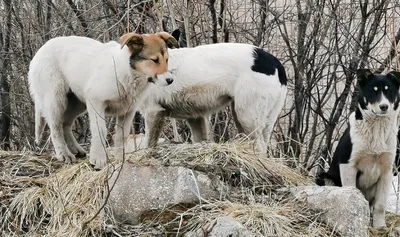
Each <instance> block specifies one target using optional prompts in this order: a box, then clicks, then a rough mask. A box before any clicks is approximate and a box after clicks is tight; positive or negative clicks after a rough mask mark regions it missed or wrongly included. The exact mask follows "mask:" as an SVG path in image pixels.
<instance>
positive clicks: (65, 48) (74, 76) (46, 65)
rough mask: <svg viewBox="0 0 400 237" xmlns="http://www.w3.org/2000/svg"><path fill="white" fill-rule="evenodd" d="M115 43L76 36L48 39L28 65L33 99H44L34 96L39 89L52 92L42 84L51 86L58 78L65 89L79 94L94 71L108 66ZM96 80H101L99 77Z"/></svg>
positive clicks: (116, 44)
mask: <svg viewBox="0 0 400 237" xmlns="http://www.w3.org/2000/svg"><path fill="white" fill-rule="evenodd" d="M118 45H119V44H118V43H117V42H109V43H106V44H103V43H101V42H99V41H96V40H93V39H90V38H86V37H79V36H64V37H57V38H53V39H51V40H49V41H47V42H46V43H45V44H44V45H43V46H42V47H41V48H40V49H39V50H38V52H37V53H36V55H35V57H34V58H33V59H32V61H31V63H30V65H29V74H28V81H29V84H30V88H31V94H32V96H33V97H34V100H41V99H43V98H40V97H38V96H37V94H39V93H37V91H38V90H40V91H51V89H50V88H43V86H48V87H52V86H54V84H55V83H56V82H59V81H65V85H64V89H65V91H68V90H69V89H72V90H74V93H75V94H76V95H77V96H78V97H80V94H81V93H82V92H80V91H79V90H80V88H83V87H84V84H85V82H86V81H88V80H89V79H91V75H93V70H99V71H101V70H103V71H104V72H106V71H107V70H104V68H101V67H102V66H103V67H105V66H107V65H109V64H107V63H106V62H105V61H106V60H112V52H113V50H115V49H117V48H118ZM104 76H105V77H106V76H107V75H104ZM98 79H99V83H101V78H98ZM46 80H48V81H46ZM39 81H41V82H40V83H38V82H39ZM44 81H46V82H45V83H43V82H44ZM38 87H40V88H38Z"/></svg>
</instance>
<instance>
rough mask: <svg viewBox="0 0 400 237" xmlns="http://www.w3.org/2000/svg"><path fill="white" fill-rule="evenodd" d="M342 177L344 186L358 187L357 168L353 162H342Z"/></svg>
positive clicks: (340, 167)
mask: <svg viewBox="0 0 400 237" xmlns="http://www.w3.org/2000/svg"><path fill="white" fill-rule="evenodd" d="M339 170H340V179H341V181H342V186H352V187H356V182H357V171H358V170H357V168H356V167H355V166H354V164H352V163H346V164H340V165H339Z"/></svg>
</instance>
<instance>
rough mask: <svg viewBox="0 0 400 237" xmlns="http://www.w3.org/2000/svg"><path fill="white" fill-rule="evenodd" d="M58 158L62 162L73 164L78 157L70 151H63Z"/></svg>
mask: <svg viewBox="0 0 400 237" xmlns="http://www.w3.org/2000/svg"><path fill="white" fill-rule="evenodd" d="M56 158H57V160H58V161H60V162H64V163H66V164H71V163H73V162H75V161H76V157H75V155H74V154H72V153H71V152H70V151H61V152H60V153H59V154H57V155H56Z"/></svg>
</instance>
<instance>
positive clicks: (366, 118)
mask: <svg viewBox="0 0 400 237" xmlns="http://www.w3.org/2000/svg"><path fill="white" fill-rule="evenodd" d="M357 78H358V80H359V95H358V106H357V108H356V111H355V112H353V113H352V114H351V115H350V118H349V127H348V128H347V129H346V131H345V132H344V134H343V135H342V137H341V139H340V141H339V143H338V146H337V148H336V151H335V154H334V156H333V161H332V164H331V166H330V169H329V171H328V172H323V173H321V174H319V175H318V177H317V179H316V183H317V184H318V185H321V186H322V185H325V183H326V184H331V185H336V186H356V187H357V188H358V189H360V190H361V192H362V193H363V194H364V196H365V198H366V199H367V200H368V202H369V204H370V208H371V213H372V226H373V227H384V226H386V223H385V210H386V203H387V197H388V192H389V189H390V184H391V181H392V177H393V174H392V168H393V163H394V161H395V156H396V149H397V131H398V122H397V117H398V114H399V111H400V109H399V108H398V107H399V101H400V97H399V86H400V72H396V71H391V72H389V73H388V74H387V75H381V74H373V73H372V72H371V71H370V70H368V69H359V70H357Z"/></svg>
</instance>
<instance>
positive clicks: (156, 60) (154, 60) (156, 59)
mask: <svg viewBox="0 0 400 237" xmlns="http://www.w3.org/2000/svg"><path fill="white" fill-rule="evenodd" d="M151 60H152V61H153V62H154V63H157V64H158V63H159V62H160V60H158V58H155V59H154V58H152V59H151Z"/></svg>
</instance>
